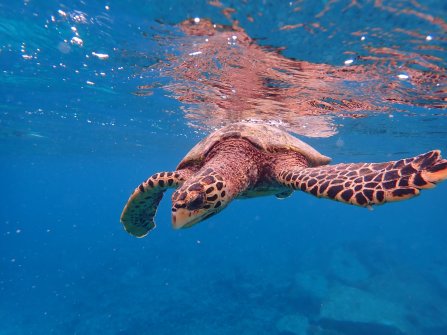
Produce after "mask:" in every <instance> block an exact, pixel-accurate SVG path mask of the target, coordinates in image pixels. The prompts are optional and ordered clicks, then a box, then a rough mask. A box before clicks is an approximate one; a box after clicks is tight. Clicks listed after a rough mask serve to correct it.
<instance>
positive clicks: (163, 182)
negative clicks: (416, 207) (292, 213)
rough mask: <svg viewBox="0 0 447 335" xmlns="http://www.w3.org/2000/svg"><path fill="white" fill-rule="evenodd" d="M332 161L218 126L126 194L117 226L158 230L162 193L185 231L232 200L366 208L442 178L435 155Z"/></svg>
mask: <svg viewBox="0 0 447 335" xmlns="http://www.w3.org/2000/svg"><path fill="white" fill-rule="evenodd" d="M330 160H331V159H330V158H329V157H326V156H324V155H322V154H321V153H319V152H318V151H317V150H315V149H314V148H312V147H311V146H309V145H308V144H306V143H304V142H302V141H301V140H299V139H298V138H296V137H294V136H292V135H290V134H288V133H287V132H285V131H283V130H281V129H279V128H276V127H273V126H269V125H266V124H253V123H248V122H239V123H234V124H231V125H229V126H226V127H223V128H221V129H219V130H217V131H215V132H213V133H212V134H210V135H209V136H208V137H206V138H205V139H203V140H202V141H200V142H199V143H198V144H197V145H196V146H194V147H193V148H192V149H191V151H189V152H188V154H187V155H186V156H185V157H184V158H183V160H182V161H181V162H180V163H179V165H178V166H177V169H176V170H175V171H170V172H159V173H155V174H154V175H152V176H151V177H149V179H147V180H146V181H144V182H143V183H141V184H140V185H139V186H138V187H137V188H136V189H135V191H134V192H133V193H132V195H131V196H130V198H129V200H128V202H127V204H126V206H125V207H124V210H123V212H122V215H121V222H122V223H123V224H124V228H125V230H126V231H127V232H129V233H130V234H132V235H134V236H137V237H143V236H145V235H147V233H148V232H149V231H150V230H152V229H153V228H154V227H155V222H154V217H155V213H156V211H157V207H158V204H159V203H160V201H161V199H162V197H163V193H164V192H165V191H166V189H168V188H177V189H176V191H175V192H174V194H173V195H172V224H173V226H174V228H186V227H191V226H192V225H194V224H196V223H198V222H200V221H203V220H205V219H207V218H209V217H210V216H212V215H214V214H216V213H218V212H220V211H221V210H222V209H224V208H225V207H226V206H228V204H229V203H230V202H231V201H232V200H233V199H236V198H250V197H257V196H262V195H276V196H277V197H278V198H285V197H287V196H288V195H290V194H291V193H292V192H293V191H295V190H301V191H303V192H307V193H310V194H312V195H314V196H317V197H322V198H329V199H333V200H337V201H341V202H344V203H347V204H352V205H357V206H363V207H370V206H372V205H380V204H384V203H386V202H390V201H398V200H404V199H409V198H412V197H414V196H416V195H418V194H419V191H420V190H422V189H426V188H431V187H434V186H435V184H436V183H438V182H441V181H443V180H445V179H447V160H445V159H442V158H441V155H440V151H439V150H432V151H430V152H427V153H425V154H421V155H419V156H416V157H413V158H406V159H401V160H398V161H390V162H384V163H348V164H336V165H328V164H329V162H330Z"/></svg>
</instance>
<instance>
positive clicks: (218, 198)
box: [172, 171, 230, 229]
mask: <svg viewBox="0 0 447 335" xmlns="http://www.w3.org/2000/svg"><path fill="white" fill-rule="evenodd" d="M205 172H206V171H205ZM229 200H230V198H229V196H228V191H227V190H226V185H225V182H224V181H223V179H222V177H220V176H219V175H217V174H215V173H206V174H201V175H199V176H197V177H195V178H191V179H190V180H188V181H187V182H185V183H184V184H183V185H182V186H181V187H180V188H179V189H177V191H175V192H174V194H173V195H172V225H173V226H174V228H176V229H179V228H189V227H191V226H193V225H195V224H196V223H199V222H200V221H203V220H205V219H207V218H209V217H211V216H212V215H214V214H216V213H218V212H220V211H221V210H222V209H223V208H225V207H226V205H227V204H228V202H229Z"/></svg>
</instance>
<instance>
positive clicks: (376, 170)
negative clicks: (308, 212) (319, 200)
mask: <svg viewBox="0 0 447 335" xmlns="http://www.w3.org/2000/svg"><path fill="white" fill-rule="evenodd" d="M277 179H278V182H279V183H281V184H282V185H284V186H287V187H288V188H291V189H295V190H302V191H304V192H307V193H311V194H313V195H315V196H317V197H324V198H329V199H333V200H338V201H342V202H346V203H350V204H353V205H357V206H369V205H375V204H383V203H385V202H388V201H398V200H404V199H408V198H412V197H414V196H416V195H418V194H419V190H421V189H426V188H431V187H434V186H435V184H436V183H438V182H441V181H443V180H445V179H447V160H445V159H442V158H441V155H440V152H439V150H433V151H430V152H427V153H425V154H422V155H419V156H417V157H413V158H407V159H401V160H399V161H393V162H385V163H352V164H337V165H325V166H319V167H310V168H304V169H303V168H297V169H292V170H291V171H287V170H284V169H283V170H282V171H280V173H279V175H278V176H277Z"/></svg>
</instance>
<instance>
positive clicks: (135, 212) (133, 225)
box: [121, 170, 190, 237]
mask: <svg viewBox="0 0 447 335" xmlns="http://www.w3.org/2000/svg"><path fill="white" fill-rule="evenodd" d="M189 175H190V173H189V172H188V171H187V170H179V171H174V172H160V173H156V174H154V175H152V176H151V177H149V179H148V180H146V181H144V182H142V183H141V184H140V185H139V186H138V187H137V188H136V189H135V191H134V192H133V193H132V195H131V196H130V198H129V200H128V201H127V204H126V206H125V207H124V210H123V213H122V214H121V222H122V224H123V225H124V229H125V230H126V231H127V232H128V233H130V234H132V235H134V236H136V237H144V236H146V235H147V234H148V233H149V231H150V230H152V229H154V228H155V222H154V217H155V213H156V212H157V207H158V204H159V203H160V201H161V199H162V198H163V193H164V192H165V191H166V189H168V188H170V187H178V186H179V185H181V184H183V182H184V181H185V180H186V179H187V178H188V176H189Z"/></svg>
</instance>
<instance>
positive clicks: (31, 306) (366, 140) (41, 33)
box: [0, 0, 447, 335]
mask: <svg viewBox="0 0 447 335" xmlns="http://www.w3.org/2000/svg"><path fill="white" fill-rule="evenodd" d="M106 6H108V7H107V8H106ZM228 8H230V9H228ZM58 11H59V12H58ZM196 17H197V18H201V21H202V22H204V21H205V20H210V21H211V22H212V23H215V24H218V25H219V24H222V25H227V27H226V28H225V29H222V31H224V32H225V31H227V32H230V34H245V35H244V36H249V38H250V43H248V44H247V45H244V44H242V42H241V44H238V45H230V44H228V46H227V44H226V42H225V43H224V45H223V46H222V45H220V44H219V45H220V47H218V48H214V49H212V50H214V51H215V54H213V56H212V57H211V61H210V60H209V59H208V58H206V57H207V55H206V53H205V52H203V53H202V54H197V56H198V57H202V58H200V59H204V60H207V61H203V63H200V62H201V61H198V62H197V63H192V65H191V64H190V66H189V67H188V66H187V67H186V70H184V68H183V67H182V65H184V64H187V63H188V59H190V58H188V57H195V55H193V56H191V55H190V53H192V52H193V51H195V50H198V49H197V48H200V47H201V46H200V45H201V44H200V43H203V39H204V38H206V36H196V35H194V34H192V33H191V34H189V33H188V32H185V30H182V29H180V28H179V27H180V26H181V22H183V21H185V20H187V19H191V18H196ZM446 17H447V7H446V5H445V3H444V2H443V1H440V0H439V1H435V0H431V1H426V2H424V3H421V4H419V3H416V2H415V1H408V2H407V1H396V2H393V3H392V4H387V5H383V6H382V5H381V2H380V1H376V2H373V1H361V2H358V3H357V2H353V3H352V4H350V3H349V2H345V1H334V2H332V1H292V2H288V1H287V2H286V1H284V2H281V3H277V2H274V1H244V2H241V3H239V2H226V1H222V3H220V2H210V3H208V2H206V1H191V2H186V1H185V2H182V1H164V2H163V3H159V2H157V1H131V0H128V1H108V2H95V3H87V2H86V1H85V2H84V1H74V0H70V1H65V2H63V3H60V2H58V1H37V0H25V1H16V2H9V1H2V2H0V69H1V73H0V92H1V94H0V169H1V173H0V185H2V188H1V192H0V194H1V197H0V199H1V202H0V334H2V335H3V334H8V335H9V334H278V335H291V334H295V335H352V334H355V335H369V334H374V335H378V334H384V335H387V334H406V335H416V334H421V335H422V334H423V335H444V334H447V284H446V283H447V252H446V245H447V225H446V222H445V221H446V214H447V207H446V196H447V183H444V184H439V185H438V186H437V187H436V188H434V189H432V190H427V191H424V192H422V194H421V196H419V197H417V198H415V199H412V200H410V201H404V202H397V203H392V204H386V205H384V206H379V207H375V208H374V210H373V211H369V210H367V209H363V208H357V207H352V206H347V205H344V204H341V203H338V202H333V201H329V200H322V199H317V198H314V197H312V196H310V195H307V194H304V193H301V192H296V193H295V194H293V195H292V196H291V197H289V198H287V199H285V200H282V201H279V200H277V199H276V198H274V197H264V198H256V199H250V200H240V201H234V202H233V203H232V204H231V205H230V206H229V207H228V208H226V209H225V210H224V211H222V212H221V213H220V214H219V215H216V216H214V217H213V218H211V219H209V220H207V221H204V222H202V223H200V224H198V225H197V226H194V227H193V228H192V229H187V230H179V231H175V230H173V229H171V227H170V201H169V198H170V194H171V192H172V191H168V194H167V195H166V196H165V198H164V200H163V201H162V203H161V205H160V208H159V211H158V213H157V217H156V221H157V228H156V230H154V231H153V232H151V234H150V235H149V236H148V237H146V238H143V239H136V238H134V237H132V236H130V235H128V234H127V233H126V232H125V231H124V230H123V229H122V225H121V224H120V222H119V217H120V214H121V211H122V208H123V206H124V204H125V203H126V201H127V199H128V196H129V195H130V193H131V192H132V191H133V189H134V188H135V187H136V186H137V185H138V184H139V183H140V182H141V181H142V180H144V179H146V178H147V177H148V176H149V175H151V174H153V173H154V172H158V171H165V170H166V171H170V170H173V169H175V166H176V165H177V163H178V162H179V161H180V160H181V158H182V157H183V155H184V154H185V153H186V152H187V151H188V150H189V149H190V148H191V147H192V146H194V144H195V143H196V142H197V141H198V140H199V139H201V138H203V137H204V136H206V134H208V133H209V132H210V131H211V130H212V129H214V128H215V127H217V126H219V125H223V124H228V123H231V122H234V121H237V120H241V119H245V120H246V119H256V120H263V121H266V122H270V123H274V124H276V123H281V124H283V125H284V126H285V127H286V128H287V129H289V130H290V131H292V132H294V133H295V134H296V135H297V136H299V137H300V138H301V139H302V140H304V141H306V142H308V143H309V144H311V145H313V146H314V147H315V148H317V149H318V150H319V151H320V152H322V153H324V154H325V155H327V156H331V157H332V158H333V162H334V163H339V162H350V161H355V162H360V161H378V162H379V161H388V160H396V159H399V158H402V157H411V156H414V155H417V154H419V153H422V152H426V151H429V150H431V149H435V148H436V149H441V150H442V151H443V152H445V153H447V118H446V116H447V114H446V104H445V101H446V93H445V92H446V88H447V82H446V72H445V69H446V65H447V63H446V56H447V52H446V47H447V43H446V29H447V28H446V27H447V23H446V22H445V18H446ZM299 24H302V26H295V27H293V25H299ZM231 25H233V28H231V27H230V26H231ZM287 26H289V27H287ZM284 27H285V28H284ZM74 28H76V29H74ZM76 32H77V33H78V34H79V36H77V35H76ZM216 34H217V33H216ZM215 36H218V35H214V36H208V38H209V39H210V43H212V42H213V40H212V38H214V37H215ZM219 36H220V35H219ZM241 36H242V35H237V41H240V40H242V37H241ZM73 37H78V38H80V39H81V40H82V46H81V45H79V44H76V40H74V41H73V42H71V41H72V38H73ZM362 37H365V39H363V40H362ZM216 38H217V37H216ZM235 40H236V39H235ZM224 41H226V38H225V39H224ZM229 41H230V42H231V40H229ZM363 42H365V43H368V44H362V43H363ZM228 48H231V50H230V49H228ZM275 48H276V49H275ZM277 48H281V50H278V49H277ZM391 49H392V50H393V51H390V50H391ZM200 50H202V49H200ZM203 50H205V49H203ZM228 50H230V51H231V53H228ZM92 52H94V53H96V55H97V54H107V55H108V56H109V57H108V58H107V59H101V58H100V57H97V56H95V55H94V54H92ZM270 52H271V53H273V54H274V55H275V56H274V57H277V58H275V59H276V60H275V63H274V64H273V63H269V62H273V61H272V60H271V59H270V58H268V57H267V55H270V54H269V53H270ZM244 53H245V54H244ZM221 55H224V56H225V57H229V58H228V59H227V58H225V59H226V61H222V59H223V58H219V57H220V56H221ZM255 57H260V58H259V59H255ZM266 59H267V60H266ZM247 60H248V61H247ZM289 60H292V61H294V62H295V63H293V64H291V63H287V61H289ZM346 60H353V63H352V66H351V63H349V62H348V63H345V61H346ZM226 62H227V63H226ZM247 62H248V63H247ZM257 62H258V63H257ZM263 62H264V63H263ZM299 62H306V64H313V67H312V66H310V65H305V64H304V63H299ZM298 63H299V64H300V65H298ZM227 64H231V66H229V67H230V68H229V67H227V66H226V65H227ZM235 64H236V65H235ZM240 64H243V65H240ZM246 64H255V66H254V68H253V69H255V68H257V69H260V68H263V66H264V65H265V64H266V66H265V70H262V71H264V72H262V71H261V70H259V71H260V72H259V73H256V76H254V77H250V78H249V77H248V76H249V75H250V74H251V73H254V72H255V70H253V69H252V70H251V71H246V72H243V71H244V67H246ZM303 64H304V65H303ZM213 66H216V68H217V70H216V69H215V68H213ZM281 66H283V67H281ZM301 66H303V68H301V70H302V72H303V77H302V78H304V79H303V82H302V83H301V82H299V81H297V79H296V77H297V75H296V74H295V75H294V76H290V77H283V76H281V75H280V74H278V73H288V71H289V72H290V71H292V70H294V69H296V68H298V67H301ZM306 66H307V67H306ZM196 68H200V69H201V71H202V72H200V71H199V72H200V73H199V74H197V73H195V72H194V71H195V70H194V69H196ZM203 69H205V70H203ZM269 69H273V70H275V71H276V70H277V71H278V72H277V73H274V74H272V73H270V72H269ZM306 69H307V71H308V72H307V73H308V74H307V75H306V73H305V72H306ZM346 69H349V71H352V73H351V72H349V71H348V70H346ZM238 71H239V72H238ZM238 73H241V75H240V76H239V77H237V78H236V77H233V76H232V75H233V74H234V75H236V76H237V74H238ZM316 73H320V75H321V73H324V75H322V77H319V76H317V75H316ZM346 73H350V74H349V75H348V74H346ZM345 75H346V77H344V76H345ZM376 75H377V77H375V76H376ZM399 75H400V77H399ZM197 76H198V77H197ZM402 76H403V77H402ZM405 76H408V77H405ZM210 78H217V79H213V80H210V81H209V82H208V81H207V79H210ZM256 78H258V79H259V78H260V83H261V84H260V85H259V86H256V89H258V90H259V92H261V93H262V94H254V93H253V92H254V90H253V91H249V92H244V93H240V92H243V88H244V87H248V86H250V85H253V83H254V82H256ZM266 78H267V79H266ZM272 78H273V79H272ZM340 78H341V79H340ZM421 78H422V79H421ZM214 80H215V81H214ZM220 84H221V86H220ZM230 84H231V85H234V86H232V87H233V91H234V92H233V91H231V92H233V93H234V94H235V98H234V99H233V100H231V98H227V97H226V96H225V97H224V96H223V93H222V92H226V91H225V89H226V86H225V85H230ZM325 84H327V85H328V86H325ZM201 85H203V86H201ZM263 85H264V86H263ZM269 85H270V86H269ZM330 85H333V86H330ZM142 86H143V87H142ZM222 87H224V88H222ZM250 87H251V86H250ZM265 87H267V88H265ZM188 88H189V89H190V90H188ZM288 89H290V90H288ZM306 90H308V91H306ZM303 91H305V94H303V93H302V92H303ZM322 91H324V92H325V93H324V95H325V96H324V97H323V98H322V96H321V92H322ZM191 92H193V93H191ZM256 92H258V91H256ZM256 92H255V93H256ZM266 92H267V93H269V94H271V95H270V98H269V99H271V100H268V101H266V100H262V99H263V97H264V96H265V95H266ZM225 94H226V93H225ZM237 94H240V95H237ZM312 94H314V95H315V99H314V98H313V97H312ZM346 96H349V99H350V100H349V101H354V102H356V106H359V107H358V108H355V107H353V104H348V103H346V104H342V103H340V104H339V105H338V107H336V108H335V107H334V109H329V110H327V109H326V108H321V110H320V109H318V108H320V107H316V108H315V109H312V110H311V113H307V114H306V113H304V112H303V110H304V106H309V108H311V107H312V106H314V105H315V104H314V103H313V102H312V103H311V102H309V101H311V100H312V101H313V99H314V100H318V101H319V102H321V101H325V102H327V101H337V102H340V101H341V100H342V99H344V97H346ZM300 99H301V100H300ZM306 99H307V100H306ZM330 99H334V100H330ZM346 99H348V98H346ZM223 100H225V101H229V102H228V104H225V103H224V102H222V101H223ZM298 100H299V101H302V103H301V102H300V103H299V104H298V103H297V101H298ZM245 101H249V105H250V106H255V107H254V109H253V110H251V109H250V108H247V107H246V106H242V105H240V104H239V103H241V102H245ZM278 101H280V104H279V105H276V103H277V102H278ZM306 104H308V105H306ZM329 104H330V103H329ZM335 104H336V102H334V106H335ZM309 110H310V109H309ZM303 125H304V126H303ZM309 129H310V131H308V130H309Z"/></svg>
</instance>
